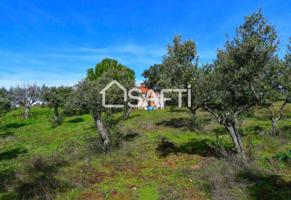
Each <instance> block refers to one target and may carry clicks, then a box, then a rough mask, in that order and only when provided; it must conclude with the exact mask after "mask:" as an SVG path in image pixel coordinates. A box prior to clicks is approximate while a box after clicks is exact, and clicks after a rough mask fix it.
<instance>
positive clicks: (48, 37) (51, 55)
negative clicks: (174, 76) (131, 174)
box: [0, 0, 291, 87]
mask: <svg viewBox="0 0 291 200" xmlns="http://www.w3.org/2000/svg"><path fill="white" fill-rule="evenodd" d="M259 8H262V10H263V12H264V14H265V15H266V16H267V18H268V20H269V21H270V22H271V23H272V24H273V25H275V27H276V29H277V31H278V35H279V37H280V50H279V52H278V53H279V55H280V56H283V55H284V53H285V50H286V44H287V42H288V38H289V37H290V36H291V23H290V21H291V2H290V1H288V0H285V1H281V0H271V1H268V0H265V1H254V0H246V1H222V0H221V1H206V0H204V1H199V2H198V1H189V0H184V1H180V0H163V1H162V0H156V1H152V0H146V1H142V0H140V1H137V0H128V1H108V0H107V1H106V0H104V1H101V0H99V1H93V0H79V1H74V0H71V1H64V0H13V1H11V0H0V87H1V86H4V87H10V86H15V85H17V84H20V85H21V84H24V83H38V84H46V85H74V84H75V83H77V82H78V81H79V80H81V79H82V78H84V76H85V74H86V70H87V69H88V68H89V67H93V66H95V64H96V63H97V62H99V61H100V60H101V59H102V58H105V57H110V58H114V59H117V60H118V61H120V62H121V63H123V64H125V65H127V66H129V67H130V68H132V69H134V71H135V72H136V77H137V80H138V81H139V82H140V81H141V80H142V76H141V74H142V72H143V71H144V70H145V69H146V68H148V67H149V66H150V65H152V64H154V63H160V62H161V59H162V56H163V55H164V54H165V49H166V45H167V44H168V43H169V42H170V41H171V39H172V37H173V36H174V35H175V34H181V35H182V36H183V38H184V39H193V40H194V41H195V42H196V44H197V50H198V54H199V57H200V63H206V62H211V61H212V60H213V59H214V58H215V53H216V50H217V49H218V48H223V45H224V42H225V40H226V39H227V37H232V36H233V34H234V30H235V27H237V26H238V25H239V24H241V23H242V22H243V17H244V16H245V15H249V14H250V13H252V12H253V11H255V10H257V9H259Z"/></svg>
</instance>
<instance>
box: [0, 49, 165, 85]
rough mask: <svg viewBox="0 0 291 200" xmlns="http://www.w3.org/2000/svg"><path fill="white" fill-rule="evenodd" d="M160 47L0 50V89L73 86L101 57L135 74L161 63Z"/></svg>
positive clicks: (138, 75)
mask: <svg viewBox="0 0 291 200" xmlns="http://www.w3.org/2000/svg"><path fill="white" fill-rule="evenodd" d="M163 51H164V50H163V48H159V47H152V46H141V45H136V44H125V45H118V46H111V47H104V48H93V47H73V48H66V49H57V50H46V51H42V52H11V51H5V50H1V49H0V80H1V82H0V87H1V86H4V87H11V86H15V85H18V84H20V85H21V84H25V83H38V84H46V85H74V84H75V83H77V82H78V81H79V80H81V79H82V78H84V76H85V73H86V70H87V69H88V68H89V67H93V66H94V65H95V64H96V63H97V62H99V61H101V60H102V59H103V58H114V59H116V60H118V61H119V62H121V63H122V64H125V65H127V66H129V67H131V68H132V69H134V70H135V71H136V74H137V78H138V79H139V80H141V77H140V75H141V73H142V71H143V70H144V69H146V68H147V67H149V66H150V65H152V64H154V63H158V62H160V61H161V58H162V56H163V54H164V52H163Z"/></svg>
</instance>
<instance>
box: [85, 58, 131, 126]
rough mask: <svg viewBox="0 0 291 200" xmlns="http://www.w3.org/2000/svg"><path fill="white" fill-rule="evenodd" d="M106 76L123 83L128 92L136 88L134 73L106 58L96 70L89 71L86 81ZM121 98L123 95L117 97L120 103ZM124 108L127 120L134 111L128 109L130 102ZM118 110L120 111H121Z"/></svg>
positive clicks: (124, 117)
mask: <svg viewBox="0 0 291 200" xmlns="http://www.w3.org/2000/svg"><path fill="white" fill-rule="evenodd" d="M104 74H106V76H108V77H111V79H112V80H116V81H118V82H119V83H122V85H123V87H125V88H126V89H127V91H128V90H129V89H131V88H133V87H134V86H135V73H134V71H133V70H132V69H130V68H128V67H126V66H125V65H123V64H121V63H119V62H118V61H117V60H114V59H111V58H105V59H103V60H102V61H101V62H99V63H97V64H96V66H95V68H90V69H88V71H87V77H86V80H90V81H94V80H98V79H99V78H101V77H102V76H103V75H104ZM116 97H117V95H116ZM121 97H122V95H119V96H118V97H117V98H119V101H120V98H121ZM115 101H118V99H115ZM124 108H125V109H123V111H124V112H123V119H124V120H126V119H127V118H128V117H129V115H130V112H131V111H132V109H131V108H130V107H128V101H125V102H124ZM116 110H117V111H119V110H120V109H116Z"/></svg>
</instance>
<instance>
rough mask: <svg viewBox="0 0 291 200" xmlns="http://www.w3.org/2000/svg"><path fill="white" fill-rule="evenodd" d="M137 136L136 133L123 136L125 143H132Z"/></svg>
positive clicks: (130, 132)
mask: <svg viewBox="0 0 291 200" xmlns="http://www.w3.org/2000/svg"><path fill="white" fill-rule="evenodd" d="M138 136H139V134H138V133H137V132H133V131H129V132H128V133H127V134H125V135H124V136H123V139H124V140H125V141H133V140H134V138H136V137H138Z"/></svg>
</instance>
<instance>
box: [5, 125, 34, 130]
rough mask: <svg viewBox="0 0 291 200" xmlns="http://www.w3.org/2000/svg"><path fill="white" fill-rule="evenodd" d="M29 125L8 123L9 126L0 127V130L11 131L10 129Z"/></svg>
mask: <svg viewBox="0 0 291 200" xmlns="http://www.w3.org/2000/svg"><path fill="white" fill-rule="evenodd" d="M26 125H29V124H27V123H10V124H5V125H3V126H2V127H1V129H3V130H7V129H12V128H20V127H23V126H26Z"/></svg>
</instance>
